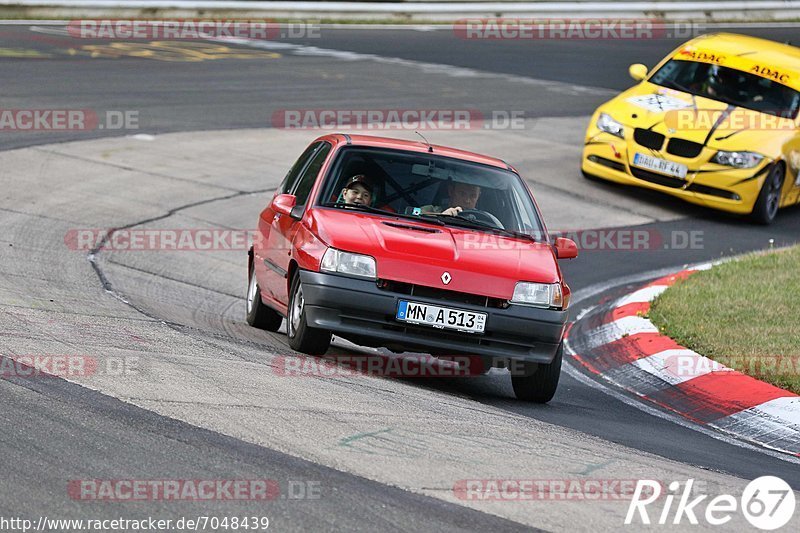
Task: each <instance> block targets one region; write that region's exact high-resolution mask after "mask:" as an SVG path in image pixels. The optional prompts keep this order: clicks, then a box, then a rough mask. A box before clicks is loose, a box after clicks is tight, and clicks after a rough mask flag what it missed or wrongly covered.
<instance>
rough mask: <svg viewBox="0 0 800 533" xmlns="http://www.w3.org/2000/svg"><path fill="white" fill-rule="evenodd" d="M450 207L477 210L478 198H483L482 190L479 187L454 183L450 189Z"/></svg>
mask: <svg viewBox="0 0 800 533" xmlns="http://www.w3.org/2000/svg"><path fill="white" fill-rule="evenodd" d="M449 192H450V206H451V207H461V208H462V209H475V206H476V205H477V204H478V198H480V197H481V188H480V187H478V186H477V185H467V184H466V183H453V184H451V185H450V187H449Z"/></svg>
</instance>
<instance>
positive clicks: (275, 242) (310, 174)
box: [264, 142, 332, 306]
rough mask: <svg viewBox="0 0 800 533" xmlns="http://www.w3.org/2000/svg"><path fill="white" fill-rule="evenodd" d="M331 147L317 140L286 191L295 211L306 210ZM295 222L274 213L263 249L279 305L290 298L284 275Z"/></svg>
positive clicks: (268, 276)
mask: <svg viewBox="0 0 800 533" xmlns="http://www.w3.org/2000/svg"><path fill="white" fill-rule="evenodd" d="M331 148H332V145H331V143H329V142H322V143H320V145H319V146H318V147H317V148H316V149H315V151H314V153H313V154H312V157H311V159H310V161H309V162H308V164H307V165H306V166H305V168H304V169H303V170H302V172H301V173H300V175H299V176H298V178H297V180H296V181H295V183H294V185H293V186H292V187H291V188H290V189H289V190H287V191H286V192H287V193H288V194H293V195H294V196H295V198H296V204H295V209H296V210H299V211H300V212H304V211H305V209H304V208H305V206H306V204H307V203H308V202H309V201H310V198H309V196H310V194H311V189H312V188H313V187H314V184H315V183H316V181H317V178H318V177H319V173H320V170H321V169H322V166H323V165H324V164H325V161H326V160H327V158H328V155H329V154H330V151H331ZM298 224H300V220H297V219H295V218H292V217H291V216H286V215H280V214H278V213H273V215H272V221H271V223H270V229H269V234H268V235H267V246H266V249H265V250H264V264H265V266H266V267H267V270H268V271H269V272H268V274H267V276H266V279H267V283H268V286H267V290H269V291H270V293H271V294H272V296H273V298H275V300H277V302H278V303H280V304H281V305H282V306H284V305H286V304H287V303H288V299H289V295H288V293H289V287H288V282H287V279H286V277H287V273H288V271H289V262H290V261H291V252H292V241H293V240H294V235H295V233H296V232H297V226H298Z"/></svg>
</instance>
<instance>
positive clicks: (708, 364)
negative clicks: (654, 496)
mask: <svg viewBox="0 0 800 533" xmlns="http://www.w3.org/2000/svg"><path fill="white" fill-rule="evenodd" d="M708 268H711V265H710V264H709V265H703V266H699V267H694V268H692V269H688V270H683V271H680V272H677V273H675V274H671V275H669V276H665V277H663V278H660V279H657V280H655V281H653V282H651V283H649V284H647V285H645V286H644V287H642V288H640V289H639V290H637V291H635V292H633V293H631V294H628V295H627V296H624V297H622V298H619V299H617V300H613V301H611V302H607V303H605V304H602V305H600V306H598V307H596V308H594V309H593V310H591V311H590V312H588V313H587V314H586V315H584V316H581V317H579V318H578V320H577V321H576V322H575V323H574V324H573V325H572V327H571V328H570V329H569V331H568V333H567V342H568V345H569V347H570V351H571V352H572V354H573V358H574V360H575V361H576V362H577V363H579V364H581V365H582V366H583V367H584V368H585V369H587V370H588V371H589V372H591V373H593V374H595V375H597V376H598V377H599V378H601V379H603V380H605V381H607V382H610V383H612V384H614V385H615V386H617V387H620V388H622V389H624V390H627V391H628V392H631V393H633V394H636V395H637V396H639V397H640V398H642V399H644V400H647V401H649V402H652V403H654V404H657V405H659V406H660V407H662V408H665V409H667V410H669V411H672V412H675V413H678V414H679V415H681V416H683V417H685V418H687V419H689V420H691V421H693V422H695V423H697V424H701V425H703V426H708V427H711V428H715V429H717V430H720V431H723V432H725V433H727V434H729V435H733V436H735V437H737V438H740V439H743V440H746V441H749V442H753V443H757V444H759V445H762V446H765V447H767V448H770V449H773V450H777V451H781V452H785V453H790V454H793V455H796V456H800V396H797V395H796V394H793V393H791V392H789V391H786V390H783V389H780V388H778V387H775V386H774V385H770V384H768V383H764V382H763V381H759V380H757V379H755V378H752V377H750V376H747V375H745V374H742V373H741V372H737V371H735V370H732V369H730V368H728V367H726V366H724V365H722V364H719V363H717V362H715V361H712V360H711V359H709V358H707V357H704V356H702V355H700V354H698V353H695V352H693V351H692V350H689V349H687V348H685V347H683V346H680V345H679V344H678V343H676V342H675V341H674V340H672V339H671V338H669V337H667V336H666V335H662V334H661V333H660V332H659V331H658V328H657V327H656V326H655V325H653V323H652V322H650V320H648V319H647V318H645V316H646V315H647V313H648V312H649V310H650V302H652V301H653V300H654V299H655V298H656V297H658V296H659V295H660V294H661V293H662V292H664V291H665V290H666V289H667V288H669V287H670V286H671V285H673V284H674V283H675V282H676V281H678V280H679V279H684V278H686V277H688V276H690V275H692V274H694V273H695V272H697V271H698V270H706V269H708Z"/></svg>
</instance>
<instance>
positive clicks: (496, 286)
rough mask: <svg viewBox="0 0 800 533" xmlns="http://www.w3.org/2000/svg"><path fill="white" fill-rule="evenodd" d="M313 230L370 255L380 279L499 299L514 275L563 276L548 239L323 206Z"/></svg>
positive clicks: (544, 279)
mask: <svg viewBox="0 0 800 533" xmlns="http://www.w3.org/2000/svg"><path fill="white" fill-rule="evenodd" d="M312 231H314V232H315V233H316V234H317V235H318V236H319V237H320V238H321V239H322V240H323V241H324V242H325V243H326V244H328V246H332V247H334V248H337V249H340V250H344V251H348V252H355V253H360V254H366V255H370V256H372V257H374V258H375V259H376V261H377V268H378V277H379V278H381V279H388V280H394V281H401V282H404V283H413V284H417V285H425V286H428V287H436V288H441V289H447V290H451V291H457V292H466V293H471V294H480V295H483V296H489V297H493V298H502V299H509V298H511V296H512V294H513V292H514V286H515V284H516V283H517V282H518V281H532V282H539V283H555V282H558V281H559V280H560V279H561V272H560V270H559V268H558V263H557V261H556V258H555V255H554V253H553V250H552V248H551V247H550V246H549V245H548V244H545V243H533V242H530V241H526V240H522V239H515V238H510V237H504V236H502V235H497V234H494V233H489V232H482V231H472V230H468V229H467V230H465V229H463V228H458V227H453V226H436V225H433V224H425V223H422V222H417V221H415V220H408V219H404V218H400V217H397V218H394V217H389V216H380V215H375V214H371V213H363V212H357V211H350V210H347V211H345V210H341V209H325V208H318V209H314V210H313V216H312ZM445 272H448V273H449V275H450V281H449V283H444V282H443V281H442V277H443V275H444V273H445ZM445 279H446V277H445Z"/></svg>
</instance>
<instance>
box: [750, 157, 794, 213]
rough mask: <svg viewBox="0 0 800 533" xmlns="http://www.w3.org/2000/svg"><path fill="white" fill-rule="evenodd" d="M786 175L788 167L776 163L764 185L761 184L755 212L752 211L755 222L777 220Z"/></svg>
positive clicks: (754, 207)
mask: <svg viewBox="0 0 800 533" xmlns="http://www.w3.org/2000/svg"><path fill="white" fill-rule="evenodd" d="M785 176H786V169H785V168H784V166H783V164H782V163H780V162H778V163H775V164H774V165H773V166H772V168H771V169H770V170H769V174H767V179H765V180H764V185H762V186H761V192H760V193H758V199H757V200H756V203H755V205H754V206H753V212H752V213H750V218H751V219H752V220H753V222H756V223H758V224H764V225H768V224H772V223H773V222H774V221H775V217H776V216H777V215H778V205H779V204H780V201H781V189H782V188H783V180H784V178H785Z"/></svg>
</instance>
